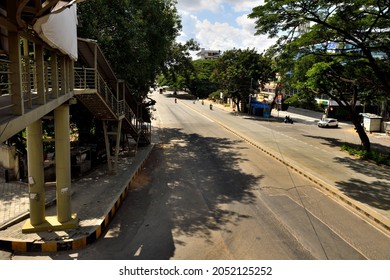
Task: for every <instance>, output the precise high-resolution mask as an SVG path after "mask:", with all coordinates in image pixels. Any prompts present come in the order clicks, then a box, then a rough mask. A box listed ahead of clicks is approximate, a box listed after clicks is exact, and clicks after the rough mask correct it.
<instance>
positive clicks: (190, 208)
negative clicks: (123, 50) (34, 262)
mask: <svg viewBox="0 0 390 280" xmlns="http://www.w3.org/2000/svg"><path fill="white" fill-rule="evenodd" d="M180 97H181V96H180ZM153 98H155V99H156V100H157V104H156V105H155V108H156V110H155V111H154V112H153V113H154V117H155V120H154V122H153V123H154V128H155V132H154V133H155V134H154V135H155V137H156V140H155V141H156V147H155V149H154V151H153V152H152V154H151V156H150V158H149V159H148V161H147V163H146V165H145V168H144V170H143V171H142V172H141V174H140V175H139V176H137V178H136V180H135V182H134V184H133V186H132V190H131V192H130V194H129V195H128V196H127V198H126V200H125V201H124V203H123V204H122V206H121V208H120V209H119V211H118V212H117V214H116V216H115V218H114V220H113V221H112V222H111V224H110V227H109V229H108V230H107V231H106V232H105V234H104V236H103V237H101V238H100V239H99V240H97V241H96V242H95V243H94V244H92V245H90V246H88V247H87V248H86V249H84V250H80V251H75V252H59V253H55V254H47V253H46V254H44V253H40V254H32V253H30V254H20V255H14V256H13V257H12V258H13V259H30V258H31V259H36V258H37V259H92V260H97V259H102V260H109V259H112V260H125V259H129V260H130V259H144V260H155V259H158V260H167V259H176V260H181V259H184V260H193V259H196V260H199V259H200V260H208V259H214V260H216V259H218V260H223V259H272V260H302V259H304V260H310V259H324V260H326V259H333V260H334V259H349V260H357V259H389V258H390V242H389V237H388V236H387V235H385V234H384V233H382V232H381V231H379V230H377V229H375V228H374V227H373V226H371V225H370V224H368V223H367V222H365V221H364V220H362V219H361V218H360V217H358V216H357V215H355V214H354V213H352V212H351V211H350V210H348V209H347V208H345V207H344V206H343V205H340V204H339V203H338V202H336V201H335V200H333V199H332V198H331V197H328V195H326V194H324V193H322V192H321V191H319V190H318V189H317V188H316V187H315V186H314V185H313V183H312V182H310V181H309V180H307V179H305V178H304V177H303V176H301V175H299V174H297V173H294V172H293V171H292V170H291V169H289V168H287V167H286V166H284V165H283V164H282V163H280V162H279V161H276V160H275V159H273V158H272V157H270V156H268V155H266V154H265V153H264V152H262V151H260V150H259V149H256V148H255V147H254V146H252V145H250V144H248V143H247V142H245V141H244V140H243V139H242V138H240V137H239V136H237V134H234V133H232V132H231V131H228V130H226V128H224V127H223V126H222V125H221V123H224V124H225V125H229V127H231V129H232V130H234V131H237V132H238V134H239V133H240V131H245V133H255V132H256V133H257V134H258V135H259V134H260V135H261V133H275V138H277V137H278V133H284V134H288V135H289V136H290V137H291V139H296V138H295V136H294V131H297V130H299V129H304V128H303V126H299V125H296V124H294V126H286V125H284V124H281V123H267V124H265V125H263V126H258V125H257V124H256V123H255V122H252V123H251V122H250V121H249V122H248V121H246V124H245V125H244V124H243V123H242V121H241V122H240V121H239V118H238V117H237V116H235V115H234V114H230V113H226V112H224V111H223V110H217V109H216V108H215V109H214V110H210V109H209V107H208V103H205V105H202V104H201V103H200V102H199V101H197V102H195V103H193V101H191V100H186V99H178V102H177V103H175V102H174V97H173V96H171V95H169V94H158V93H154V94H153ZM217 120H218V121H217ZM312 126H314V125H313V124H312ZM275 128H278V129H277V130H275V132H272V131H273V130H272V129H275ZM309 129H310V128H309ZM276 131H277V132H276ZM308 133H309V132H308ZM316 133H324V132H323V131H319V130H318V132H316ZM326 133H340V131H338V132H337V131H335V132H333V131H328V132H326ZM343 133H344V132H343ZM297 137H298V136H297ZM306 138H307V139H305V140H304V141H307V146H308V147H314V148H315V147H316V146H317V142H316V141H318V138H316V137H309V138H308V137H306ZM291 141H293V140H291ZM294 141H295V140H294ZM296 141H303V140H302V139H299V137H298V139H296ZM269 144H270V145H275V143H269ZM276 145H279V144H278V143H277V142H276ZM290 146H291V147H289V146H288V145H287V146H282V145H281V144H280V151H281V152H283V151H284V150H288V149H290V150H293V149H294V145H291V144H290ZM277 148H278V147H277ZM324 149H325V150H326V149H329V152H331V147H329V148H324ZM305 152H307V153H308V154H310V153H312V152H311V151H310V150H307V151H305ZM303 160H304V159H303Z"/></svg>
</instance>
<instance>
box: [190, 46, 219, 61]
mask: <svg viewBox="0 0 390 280" xmlns="http://www.w3.org/2000/svg"><path fill="white" fill-rule="evenodd" d="M196 55H197V56H198V57H199V58H200V59H218V58H219V57H220V56H221V51H215V50H206V49H204V48H202V49H200V52H198V53H197V54H196Z"/></svg>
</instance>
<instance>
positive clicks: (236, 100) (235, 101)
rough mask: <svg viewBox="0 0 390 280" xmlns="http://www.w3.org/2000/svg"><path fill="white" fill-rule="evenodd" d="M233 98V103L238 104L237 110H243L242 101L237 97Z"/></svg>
mask: <svg viewBox="0 0 390 280" xmlns="http://www.w3.org/2000/svg"><path fill="white" fill-rule="evenodd" d="M232 100H233V103H234V104H236V107H237V112H241V108H240V101H239V100H238V99H236V98H233V99H232Z"/></svg>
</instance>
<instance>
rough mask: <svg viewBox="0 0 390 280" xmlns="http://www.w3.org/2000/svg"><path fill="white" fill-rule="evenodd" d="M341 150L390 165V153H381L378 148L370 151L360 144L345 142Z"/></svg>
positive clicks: (377, 162)
mask: <svg viewBox="0 0 390 280" xmlns="http://www.w3.org/2000/svg"><path fill="white" fill-rule="evenodd" d="M341 150H342V151H345V152H347V153H348V154H350V155H352V156H356V157H358V158H360V159H363V160H371V161H374V162H375V163H376V164H383V165H386V166H390V155H388V154H385V153H381V152H379V151H376V150H371V151H370V152H367V151H365V150H363V149H362V148H361V147H360V146H357V145H352V144H343V145H342V146H341Z"/></svg>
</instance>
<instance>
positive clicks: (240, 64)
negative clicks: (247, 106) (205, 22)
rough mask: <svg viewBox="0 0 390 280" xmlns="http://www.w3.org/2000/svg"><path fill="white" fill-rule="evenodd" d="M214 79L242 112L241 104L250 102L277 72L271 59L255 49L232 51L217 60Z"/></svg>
mask: <svg viewBox="0 0 390 280" xmlns="http://www.w3.org/2000/svg"><path fill="white" fill-rule="evenodd" d="M213 78H214V80H215V81H216V82H217V83H218V84H219V85H221V87H222V89H224V90H226V91H227V92H228V95H229V96H230V97H232V100H233V102H234V103H235V104H236V105H237V108H238V110H241V108H240V106H239V104H240V102H241V101H244V102H245V101H246V100H248V98H249V95H250V94H252V93H253V91H254V90H256V89H257V88H258V87H259V86H260V87H263V86H264V84H266V83H268V82H270V81H272V80H273V79H274V78H275V72H274V70H273V67H272V60H271V58H269V57H267V56H265V55H263V54H258V53H257V52H256V51H255V50H253V49H252V50H250V49H246V50H241V49H232V50H228V51H226V52H224V53H223V55H222V57H220V58H219V59H218V60H217V63H216V69H215V71H214V73H213Z"/></svg>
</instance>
